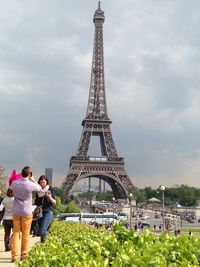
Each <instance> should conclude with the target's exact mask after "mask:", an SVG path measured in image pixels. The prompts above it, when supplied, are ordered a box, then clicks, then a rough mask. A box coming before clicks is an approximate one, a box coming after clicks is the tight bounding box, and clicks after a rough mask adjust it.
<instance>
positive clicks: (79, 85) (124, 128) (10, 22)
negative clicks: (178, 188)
mask: <svg viewBox="0 0 200 267" xmlns="http://www.w3.org/2000/svg"><path fill="white" fill-rule="evenodd" d="M101 6H102V9H103V10H104V11H105V16H106V21H105V25H104V52H105V78H106V94H107V103H108V111H109V116H110V118H111V119H112V120H113V125H112V130H113V136H114V140H115V142H116V146H117V149H118V153H119V154H120V155H121V156H123V157H125V163H126V164H125V167H126V170H127V172H128V173H129V174H130V176H131V177H132V179H133V182H134V183H135V184H136V185H137V186H145V185H150V186H157V185H159V184H162V183H165V184H167V185H171V184H174V183H176V184H177V183H180V184H181V183H187V184H190V185H195V186H198V177H199V174H200V169H199V166H198V165H199V164H198V163H199V160H200V155H199V151H200V141H199V140H200V139H199V133H200V127H199V118H200V93H199V84H200V83H199V79H200V78H199V74H198V72H199V68H200V50H199V44H200V39H199V32H198V31H199V30H198V29H199V26H200V25H199V24H200V14H199V7H200V3H199V1H197V0H192V1H189V2H188V1H180V0H175V1H163V0H161V1H157V0H150V1H145V0H141V1H131V0H124V1H122V2H119V3H116V2H115V1H114V0H110V1H102V2H101ZM96 8H97V2H95V1H92V0H86V1H80V0H77V1H74V2H73V3H72V2H70V3H68V2H67V1H64V0H61V1H58V2H55V1H47V0H43V1H41V2H40V4H39V5H38V3H37V2H36V1H32V0H30V1H25V0H23V1H20V2H19V1H9V0H8V1H2V2H1V4H0V10H1V12H0V94H1V105H0V122H1V133H0V151H1V153H0V163H1V165H4V166H5V167H6V169H7V171H8V172H10V171H11V170H12V169H13V168H17V169H18V170H20V169H21V167H23V166H24V165H25V164H30V165H31V166H32V167H33V169H34V172H35V175H36V176H39V175H40V174H41V173H43V171H44V168H45V167H53V168H54V172H55V173H54V174H55V176H54V179H55V181H56V183H58V184H59V183H60V182H61V181H62V179H63V177H64V176H65V174H66V172H67V169H68V166H69V158H70V156H71V155H74V154H75V152H76V149H77V146H78V142H79V138H80V135H81V131H82V128H81V121H82V119H83V118H84V116H85V113H86V106H87V98H88V93H89V92H88V90H89V82H90V70H91V60H92V47H93V34H94V26H93V22H92V18H93V14H94V11H95V9H96Z"/></svg>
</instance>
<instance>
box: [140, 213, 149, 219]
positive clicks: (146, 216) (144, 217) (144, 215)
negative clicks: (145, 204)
mask: <svg viewBox="0 0 200 267" xmlns="http://www.w3.org/2000/svg"><path fill="white" fill-rule="evenodd" d="M149 218H150V216H149V215H148V214H143V215H142V218H141V219H142V220H147V219H149Z"/></svg>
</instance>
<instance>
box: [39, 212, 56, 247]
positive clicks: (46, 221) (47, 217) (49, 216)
mask: <svg viewBox="0 0 200 267" xmlns="http://www.w3.org/2000/svg"><path fill="white" fill-rule="evenodd" d="M52 220H53V211H49V210H48V211H47V210H43V217H42V219H41V221H40V238H41V242H44V240H45V237H46V235H47V230H48V228H49V226H50V224H51V222H52Z"/></svg>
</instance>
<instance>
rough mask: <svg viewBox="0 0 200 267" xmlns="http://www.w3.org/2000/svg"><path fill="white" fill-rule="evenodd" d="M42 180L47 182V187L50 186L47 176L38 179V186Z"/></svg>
mask: <svg viewBox="0 0 200 267" xmlns="http://www.w3.org/2000/svg"><path fill="white" fill-rule="evenodd" d="M42 180H45V181H46V182H47V185H48V184H49V180H48V178H47V177H46V176H45V175H41V176H40V178H39V179H38V184H40V182H41V181H42Z"/></svg>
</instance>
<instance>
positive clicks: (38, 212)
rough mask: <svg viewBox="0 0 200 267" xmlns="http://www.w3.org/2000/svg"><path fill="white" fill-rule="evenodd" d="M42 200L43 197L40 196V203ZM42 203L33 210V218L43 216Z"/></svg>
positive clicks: (36, 218) (37, 218)
mask: <svg viewBox="0 0 200 267" xmlns="http://www.w3.org/2000/svg"><path fill="white" fill-rule="evenodd" d="M43 202H44V197H43V198H42V205H43ZM42 205H41V206H37V207H36V208H35V210H34V212H33V220H39V219H42V217H43V210H42Z"/></svg>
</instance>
